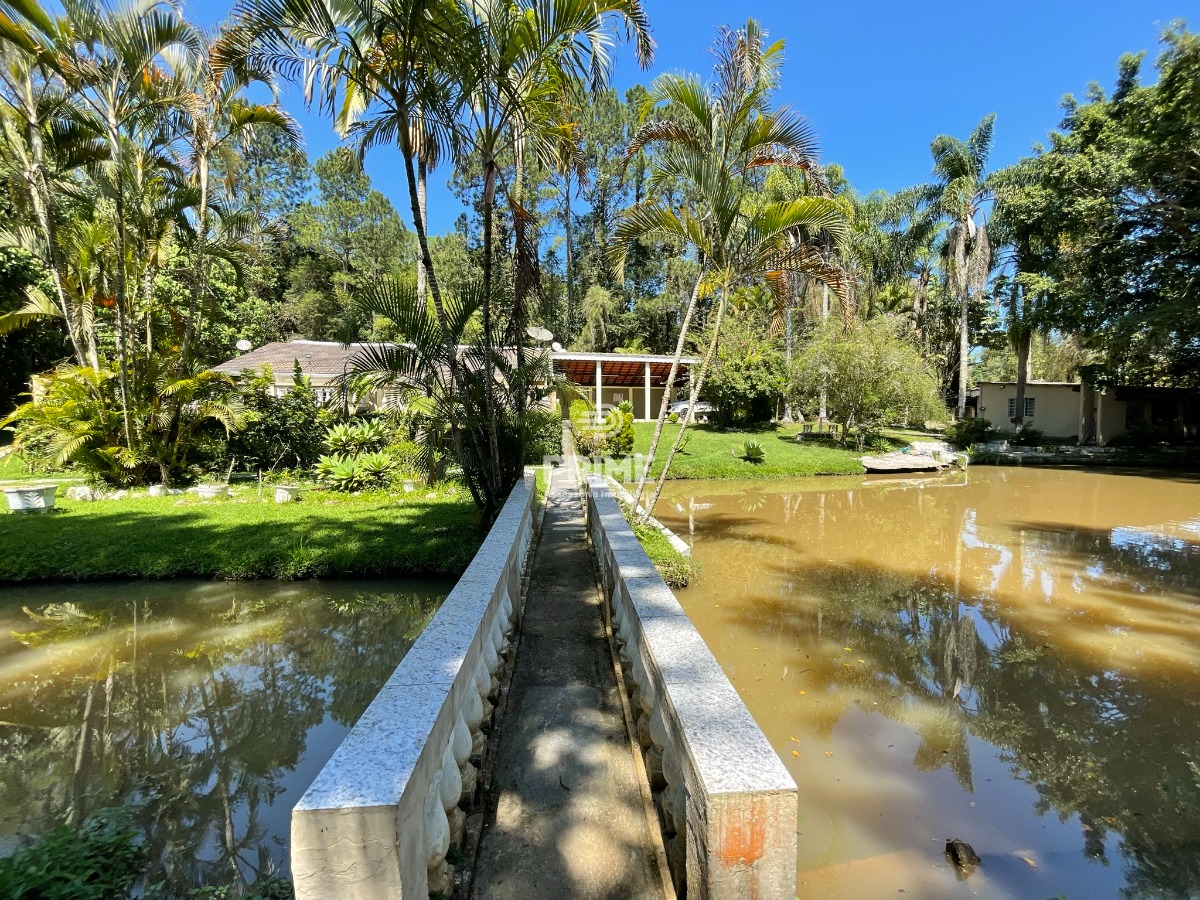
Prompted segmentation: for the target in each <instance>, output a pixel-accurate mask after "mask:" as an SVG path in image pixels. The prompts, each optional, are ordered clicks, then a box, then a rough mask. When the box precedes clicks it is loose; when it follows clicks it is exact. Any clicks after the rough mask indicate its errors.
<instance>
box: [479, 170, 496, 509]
mask: <svg viewBox="0 0 1200 900" xmlns="http://www.w3.org/2000/svg"><path fill="white" fill-rule="evenodd" d="M495 208H496V162H495V160H491V159H489V160H488V161H487V162H485V163H484V167H483V304H482V306H481V308H480V313H481V317H482V319H483V322H482V325H483V365H484V371H485V375H484V379H483V405H484V415H485V416H486V417H487V439H488V454H489V458H490V459H491V471H490V472H488V473H487V476H486V485H487V491H486V494H485V496H484V518H485V519H487V518H490V516H491V513H492V512H493V511H494V510H495V507H496V505H497V503H498V501H499V491H500V485H499V483H498V481H497V476H498V475H499V472H500V444H499V437H498V435H497V426H496V397H495V392H494V387H495V385H494V383H493V379H492V377H491V373H492V372H493V371H494V363H493V361H492V353H493V347H492V244H493V242H494V240H495V235H494V233H493V232H494V230H495V229H494V214H495Z"/></svg>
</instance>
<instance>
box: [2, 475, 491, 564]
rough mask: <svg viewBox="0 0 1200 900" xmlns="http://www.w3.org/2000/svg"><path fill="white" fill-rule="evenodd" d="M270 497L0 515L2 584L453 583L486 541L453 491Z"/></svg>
mask: <svg viewBox="0 0 1200 900" xmlns="http://www.w3.org/2000/svg"><path fill="white" fill-rule="evenodd" d="M272 494H273V491H272V490H271V489H270V488H266V489H264V490H263V493H262V496H261V497H260V496H259V494H258V489H257V486H256V485H246V486H238V487H235V488H234V489H233V495H232V497H230V498H228V499H224V500H216V501H202V500H200V499H199V498H197V497H196V496H195V495H192V494H187V495H184V496H170V497H148V496H144V495H143V496H128V497H125V498H123V499H120V500H98V501H91V502H83V501H73V500H70V499H66V498H64V497H62V496H61V495H62V492H61V491H60V496H59V499H58V501H57V508H56V510H55V511H54V512H52V513H48V514H41V515H0V584H4V583H6V582H7V583H14V582H20V583H28V582H39V581H89V580H103V579H112V578H184V577H197V578H221V579H250V578H282V579H297V578H340V577H363V576H379V575H387V576H409V575H413V576H439V577H441V576H453V575H458V574H460V573H461V572H462V571H463V569H465V568H466V566H467V564H468V563H469V562H470V561H471V558H472V557H473V556H474V554H475V551H476V550H477V549H478V547H479V544H480V542H481V541H482V539H483V535H482V533H481V532H480V529H479V515H478V512H477V511H476V509H475V507H474V505H473V504H472V502H471V498H470V496H469V495H468V494H467V492H466V491H465V490H463V489H461V488H456V487H454V486H441V487H438V488H435V489H426V488H423V487H422V488H418V489H417V490H415V491H412V492H407V493H406V492H386V491H379V492H372V493H363V494H358V495H353V494H341V493H334V492H331V491H323V490H317V489H315V488H314V489H312V490H310V491H307V492H306V493H304V494H303V496H302V499H301V500H300V501H299V502H295V503H286V504H277V503H275V502H274V501H273V498H272Z"/></svg>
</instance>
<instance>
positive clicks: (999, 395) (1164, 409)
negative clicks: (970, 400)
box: [978, 381, 1200, 446]
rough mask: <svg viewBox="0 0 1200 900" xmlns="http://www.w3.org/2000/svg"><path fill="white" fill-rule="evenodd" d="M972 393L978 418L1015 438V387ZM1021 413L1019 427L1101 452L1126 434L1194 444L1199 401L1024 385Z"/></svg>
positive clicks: (1183, 393)
mask: <svg viewBox="0 0 1200 900" xmlns="http://www.w3.org/2000/svg"><path fill="white" fill-rule="evenodd" d="M978 389H979V404H978V415H979V416H981V417H982V418H985V419H987V420H988V421H990V422H991V423H992V427H993V428H995V429H996V430H997V431H999V432H1002V433H1007V434H1013V433H1015V432H1016V430H1017V426H1016V425H1015V424H1014V423H1013V421H1012V420H1013V419H1014V418H1015V417H1016V415H1017V385H1016V382H1013V381H981V382H980V383H979V385H978ZM1024 413H1025V417H1024V424H1026V425H1029V426H1030V427H1032V428H1037V429H1038V430H1040V431H1044V432H1045V433H1046V435H1047V436H1049V437H1057V438H1071V437H1074V438H1077V439H1078V440H1079V442H1080V443H1081V444H1099V445H1101V446H1103V445H1105V444H1108V443H1109V442H1110V441H1112V440H1113V439H1114V438H1118V437H1121V436H1123V435H1125V434H1126V433H1128V432H1129V431H1131V430H1152V431H1154V432H1156V433H1158V434H1160V435H1161V436H1162V438H1163V439H1164V440H1176V441H1180V440H1194V439H1195V438H1196V434H1197V424H1198V423H1200V395H1198V394H1197V392H1196V391H1189V390H1183V389H1177V388H1156V387H1142V388H1139V387H1117V388H1105V389H1098V388H1094V387H1092V386H1090V385H1086V384H1080V383H1078V382H1070V381H1030V382H1027V383H1026V385H1025V411H1024Z"/></svg>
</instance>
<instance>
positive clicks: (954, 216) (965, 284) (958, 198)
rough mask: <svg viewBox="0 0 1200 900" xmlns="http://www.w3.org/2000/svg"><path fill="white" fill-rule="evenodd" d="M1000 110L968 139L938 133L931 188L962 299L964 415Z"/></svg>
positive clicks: (985, 264) (986, 268)
mask: <svg viewBox="0 0 1200 900" xmlns="http://www.w3.org/2000/svg"><path fill="white" fill-rule="evenodd" d="M995 121H996V116H995V115H994V114H992V115H987V116H984V118H983V120H982V121H981V122H980V123H979V124H978V125H977V126H975V130H974V131H972V132H971V134H970V136H969V137H968V138H967V139H966V140H965V141H963V140H960V139H958V138H955V137H951V136H949V135H944V134H943V135H939V136H938V137H936V138H934V141H933V144H932V145H931V147H930V150H931V152H932V153H933V171H934V173H935V174H936V175H937V176H938V181H937V183H936V184H934V185H931V186H929V187H928V188H926V189H925V196H926V198H927V199H928V200H929V201H930V210H931V212H932V214H933V215H934V216H935V217H937V218H941V219H944V220H946V221H947V222H948V223H949V228H948V230H947V232H946V240H945V244H944V253H945V258H946V263H945V268H946V274H947V277H948V279H949V282H950V286H951V288H952V290H953V292H954V294H955V297H956V298H957V300H958V304H959V318H958V417H959V418H960V419H961V418H963V417H964V416H965V415H966V411H967V385H968V381H969V379H970V371H971V335H970V321H971V319H970V316H971V306H972V304H973V303H974V302H976V301H978V300H979V299H981V298H982V294H983V289H984V287H985V286H986V285H987V281H988V276H989V275H990V273H991V270H992V245H991V241H990V239H989V237H988V226H987V219H986V213H985V211H984V207H985V206H986V204H987V203H989V202H990V201H991V200H992V184H991V181H990V180H989V178H988V176H987V173H986V169H987V159H988V154H989V153H990V152H991V149H992V130H993V126H994V125H995Z"/></svg>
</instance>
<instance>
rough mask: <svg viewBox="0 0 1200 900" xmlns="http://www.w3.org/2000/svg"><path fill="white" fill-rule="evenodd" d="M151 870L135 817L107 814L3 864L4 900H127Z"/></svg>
mask: <svg viewBox="0 0 1200 900" xmlns="http://www.w3.org/2000/svg"><path fill="white" fill-rule="evenodd" d="M144 864H145V851H144V849H143V847H142V844H141V843H140V841H139V840H138V834H137V830H136V829H135V828H134V827H133V825H132V821H131V819H130V816H129V813H128V812H127V811H125V810H122V809H104V810H100V811H99V812H96V813H93V814H92V815H90V816H88V817H87V818H86V819H84V820H83V824H82V825H80V826H79V828H77V829H76V828H71V827H70V826H67V825H60V826H59V827H58V828H55V829H54V830H53V831H51V832H49V833H47V834H46V835H44V836H43V837H42V838H41V839H40V840H39V841H38V842H37V843H35V844H32V845H31V846H29V847H25V848H23V849H21V850H18V851H17V852H16V853H14V854H13V855H12V856H10V857H8V858H7V859H0V896H3V897H9V898H13V900H58V898H62V900H92V898H94V900H108V898H110V897H124V896H126V894H127V892H128V890H129V888H130V887H132V885H133V883H134V881H136V880H137V877H138V876H139V875H140V874H141V872H142V869H143V867H144Z"/></svg>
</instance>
